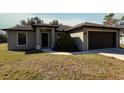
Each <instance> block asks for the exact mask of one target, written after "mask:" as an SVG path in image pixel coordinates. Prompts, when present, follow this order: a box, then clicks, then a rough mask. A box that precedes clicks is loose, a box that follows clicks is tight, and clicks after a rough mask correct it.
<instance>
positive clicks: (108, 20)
mask: <svg viewBox="0 0 124 93" xmlns="http://www.w3.org/2000/svg"><path fill="white" fill-rule="evenodd" d="M114 15H115V14H114V13H110V14H108V15H106V16H105V17H104V22H103V23H104V25H108V26H113V25H117V24H118V22H119V19H117V18H114Z"/></svg>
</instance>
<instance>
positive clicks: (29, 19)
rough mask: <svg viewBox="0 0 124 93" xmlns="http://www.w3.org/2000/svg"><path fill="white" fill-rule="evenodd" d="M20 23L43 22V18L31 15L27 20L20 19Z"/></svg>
mask: <svg viewBox="0 0 124 93" xmlns="http://www.w3.org/2000/svg"><path fill="white" fill-rule="evenodd" d="M20 23H21V25H32V24H41V23H43V20H41V18H39V17H32V18H28V19H27V20H24V19H23V20H21V21H20Z"/></svg>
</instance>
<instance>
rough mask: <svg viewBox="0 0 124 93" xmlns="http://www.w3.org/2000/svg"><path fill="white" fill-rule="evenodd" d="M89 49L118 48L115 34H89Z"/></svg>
mask: <svg viewBox="0 0 124 93" xmlns="http://www.w3.org/2000/svg"><path fill="white" fill-rule="evenodd" d="M88 39H89V49H100V48H114V47H116V33H115V32H89V33H88Z"/></svg>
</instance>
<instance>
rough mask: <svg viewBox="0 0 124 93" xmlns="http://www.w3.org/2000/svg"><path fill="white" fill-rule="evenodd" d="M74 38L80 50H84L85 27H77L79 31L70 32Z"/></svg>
mask: <svg viewBox="0 0 124 93" xmlns="http://www.w3.org/2000/svg"><path fill="white" fill-rule="evenodd" d="M70 35H71V37H72V39H73V40H74V42H75V44H76V45H77V47H78V48H79V49H80V50H84V49H83V46H84V38H83V29H77V31H75V32H72V33H70Z"/></svg>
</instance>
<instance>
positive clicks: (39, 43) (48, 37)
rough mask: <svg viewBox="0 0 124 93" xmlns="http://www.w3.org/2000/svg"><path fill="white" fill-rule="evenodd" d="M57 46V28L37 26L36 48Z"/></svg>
mask: <svg viewBox="0 0 124 93" xmlns="http://www.w3.org/2000/svg"><path fill="white" fill-rule="evenodd" d="M54 47H55V29H54V28H48V27H47V28H46V27H37V28H36V50H41V49H52V48H54Z"/></svg>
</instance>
